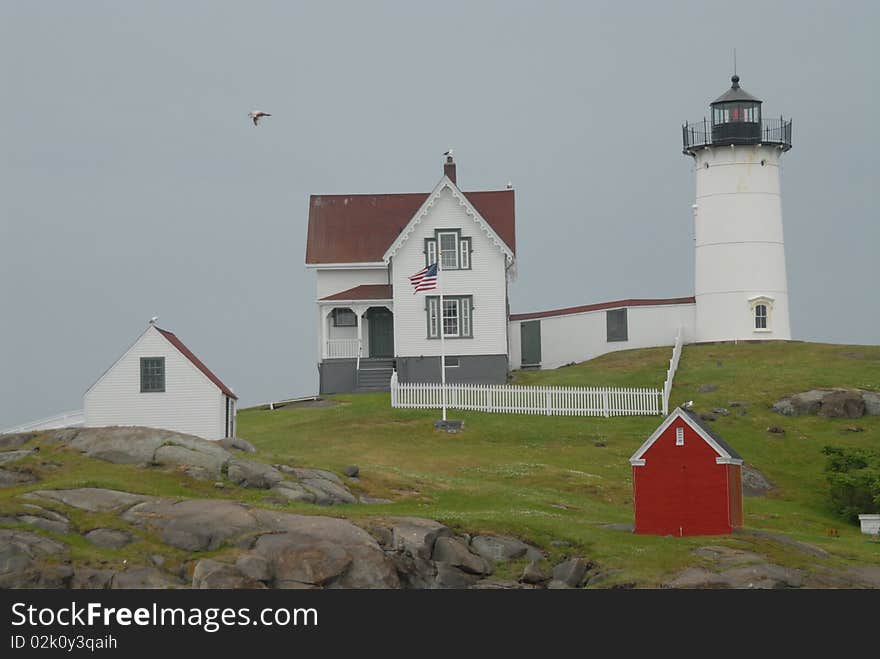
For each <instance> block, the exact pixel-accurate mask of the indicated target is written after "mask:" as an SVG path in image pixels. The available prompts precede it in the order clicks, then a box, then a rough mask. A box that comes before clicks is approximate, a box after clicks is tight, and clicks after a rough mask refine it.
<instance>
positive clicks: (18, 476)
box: [0, 469, 37, 487]
mask: <svg viewBox="0 0 880 659" xmlns="http://www.w3.org/2000/svg"><path fill="white" fill-rule="evenodd" d="M36 480H37V477H36V476H34V475H33V474H29V473H27V472H23V471H11V470H9V469H0V487H16V486H18V485H27V484H28V483H34V482H36Z"/></svg>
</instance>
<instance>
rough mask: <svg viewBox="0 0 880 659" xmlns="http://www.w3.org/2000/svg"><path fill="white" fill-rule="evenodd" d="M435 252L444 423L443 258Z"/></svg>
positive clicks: (444, 416)
mask: <svg viewBox="0 0 880 659" xmlns="http://www.w3.org/2000/svg"><path fill="white" fill-rule="evenodd" d="M438 247H439V245H438ZM437 252H438V254H437V288H439V289H440V309H439V310H438V315H439V317H440V389H441V392H440V395H441V396H442V401H443V420H444V421H446V340H445V338H444V336H445V334H446V327H444V323H443V282H442V281H440V270H441V267H440V262H441V261H442V260H443V258H442V257H441V255H440V254H439V252H440V250H439V249H438V250H437Z"/></svg>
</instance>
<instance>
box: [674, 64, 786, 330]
mask: <svg viewBox="0 0 880 659" xmlns="http://www.w3.org/2000/svg"><path fill="white" fill-rule="evenodd" d="M732 80H733V86H732V87H731V88H730V89H729V90H728V91H727V92H726V93H725V94H724V95H723V96H721V97H720V98H719V99H717V100H716V101H714V102H713V103H712V104H711V111H712V116H711V120H710V121H707V120H705V119H704V120H703V122H702V123H693V124H685V125H684V127H683V138H684V153H686V154H688V155H690V156H693V159H694V171H695V172H696V182H697V193H696V203H695V204H694V226H695V236H696V249H695V258H696V266H695V273H694V274H695V297H696V329H695V340H696V341H698V342H701V341H733V340H766V339H783V340H787V339H791V326H790V324H789V317H788V284H787V280H786V273H785V242H784V239H783V232H782V201H781V197H780V185H779V171H780V158H781V156H782V154H783V153H784V152H786V151H788V150H789V149H790V148H791V121H790V120H784V119H782V118H781V117H780V118H779V119H762V118H761V101H760V100H758V99H756V98H755V97H753V96H751V95H750V94H748V93H747V92H746V91H745V90H743V89H742V88H741V87H740V86H739V77H738V76H733V78H732Z"/></svg>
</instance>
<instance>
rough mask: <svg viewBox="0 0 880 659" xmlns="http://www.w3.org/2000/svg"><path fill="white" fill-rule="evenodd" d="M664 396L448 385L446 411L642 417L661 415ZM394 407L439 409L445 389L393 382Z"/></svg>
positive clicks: (632, 390)
mask: <svg viewBox="0 0 880 659" xmlns="http://www.w3.org/2000/svg"><path fill="white" fill-rule="evenodd" d="M662 393H663V392H662V391H661V390H660V389H651V388H638V387H623V388H622V387H528V386H520V385H506V384H500V385H493V384H447V385H446V407H448V408H449V409H455V410H471V411H476V412H503V413H508V414H543V415H547V416H638V415H653V414H660V413H661V404H662ZM391 406H392V407H397V408H409V409H439V408H440V407H442V406H443V385H441V384H437V383H430V382H427V383H414V382H398V380H397V374H396V373H394V374H393V375H392V376H391Z"/></svg>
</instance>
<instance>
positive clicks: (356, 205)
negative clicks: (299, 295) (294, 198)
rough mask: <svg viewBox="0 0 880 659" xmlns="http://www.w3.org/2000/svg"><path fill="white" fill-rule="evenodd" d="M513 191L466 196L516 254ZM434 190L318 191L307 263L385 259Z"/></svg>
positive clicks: (312, 209)
mask: <svg viewBox="0 0 880 659" xmlns="http://www.w3.org/2000/svg"><path fill="white" fill-rule="evenodd" d="M513 192H514V191H513V190H493V191H487V192H465V193H464V196H465V197H467V199H468V201H470V202H471V204H473V206H474V208H476V209H477V211H478V212H479V213H480V215H482V216H483V218H484V219H485V220H486V221H487V222H488V223H489V224H490V225H491V227H492V229H494V231H495V233H497V234H498V235H499V236H500V237H501V239H502V240H503V241H504V242H505V244H506V245H507V246H508V247H509V248H510V250H511V251H512V252H514V253H515V252H516V230H515V217H514V195H513ZM428 194H429V193H427V192H414V193H403V194H362V195H312V196H311V197H310V198H309V231H308V239H307V242H306V263H307V264H309V265H318V264H322V263H376V262H378V261H381V260H382V257H383V256H384V255H385V252H386V250H387V249H388V248H389V247H390V246H391V243H393V242H394V240H395V239H396V238H397V236H398V234H400V232H401V231H403V229H404V227H405V226H406V225H407V224H409V221H410V220H411V219H412V217H413V216H414V215H415V214H416V211H418V210H419V208H420V207H421V205H422V204H423V203H424V201H425V200H426V199H427V198H428Z"/></svg>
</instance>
